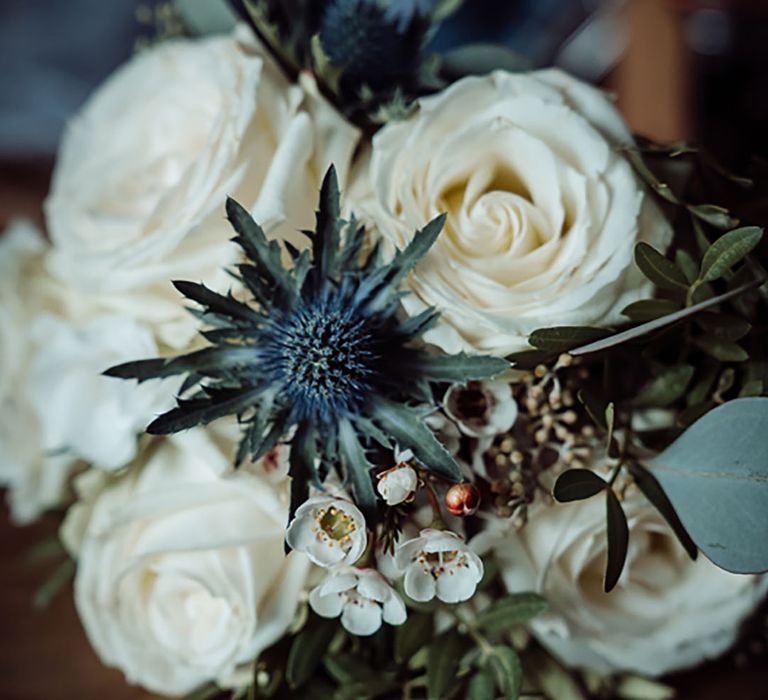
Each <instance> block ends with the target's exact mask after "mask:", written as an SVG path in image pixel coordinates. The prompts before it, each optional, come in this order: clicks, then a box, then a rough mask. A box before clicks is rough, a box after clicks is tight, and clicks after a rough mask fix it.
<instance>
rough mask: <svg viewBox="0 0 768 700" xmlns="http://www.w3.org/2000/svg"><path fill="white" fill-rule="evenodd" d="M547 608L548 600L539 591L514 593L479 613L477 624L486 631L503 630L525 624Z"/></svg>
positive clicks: (476, 619)
mask: <svg viewBox="0 0 768 700" xmlns="http://www.w3.org/2000/svg"><path fill="white" fill-rule="evenodd" d="M546 609H547V601H546V599H545V598H542V596H540V595H539V594H538V593H512V594H510V595H507V596H504V597H503V598H501V599H500V600H497V601H495V602H493V603H492V604H491V605H489V606H488V607H487V608H485V610H482V611H481V612H480V613H478V614H477V616H476V618H475V624H477V626H478V627H480V628H481V629H483V630H485V631H486V632H503V631H505V630H509V629H511V628H512V627H514V626H515V625H524V624H525V623H526V622H529V621H530V620H532V619H533V618H534V617H536V616H537V615H539V614H541V613H542V612H544V611H545V610H546Z"/></svg>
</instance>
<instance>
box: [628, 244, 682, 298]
mask: <svg viewBox="0 0 768 700" xmlns="http://www.w3.org/2000/svg"><path fill="white" fill-rule="evenodd" d="M635 262H636V263H637V266H638V267H639V268H640V270H642V272H643V274H644V275H645V276H646V277H647V278H648V279H649V280H650V281H651V282H653V283H654V284H655V285H656V286H657V287H659V288H660V289H670V290H686V289H688V280H687V279H686V278H685V275H684V274H683V272H682V270H680V268H678V267H677V265H675V263H673V262H672V261H671V260H667V259H666V258H665V257H664V256H663V255H662V254H661V253H660V252H659V251H658V250H656V249H655V248H654V247H653V246H650V245H648V244H647V243H644V242H642V241H641V242H640V243H638V244H637V245H636V246H635Z"/></svg>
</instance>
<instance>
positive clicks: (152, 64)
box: [46, 27, 357, 348]
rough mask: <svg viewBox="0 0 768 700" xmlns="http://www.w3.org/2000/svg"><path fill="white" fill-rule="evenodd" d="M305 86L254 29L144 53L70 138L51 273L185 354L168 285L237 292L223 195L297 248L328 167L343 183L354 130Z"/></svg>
mask: <svg viewBox="0 0 768 700" xmlns="http://www.w3.org/2000/svg"><path fill="white" fill-rule="evenodd" d="M302 86H303V87H300V86H298V85H292V84H290V83H289V82H288V81H287V79H286V78H285V77H284V76H283V75H282V73H281V72H280V71H279V69H278V68H277V66H276V65H274V63H273V62H272V61H271V60H270V59H269V58H268V57H267V56H266V54H265V53H264V52H263V50H262V49H261V48H260V47H259V45H257V43H256V40H255V39H254V38H253V36H252V35H251V34H250V33H249V32H248V31H247V30H246V29H245V28H244V27H239V28H238V30H237V31H236V32H235V33H234V34H233V35H231V36H218V37H213V38H204V39H194V40H182V39H179V40H171V41H167V42H163V43H161V44H159V45H158V46H156V47H154V48H152V49H148V50H146V51H143V52H141V53H139V54H137V55H136V56H135V57H134V58H133V59H132V60H131V61H129V62H128V63H127V64H125V65H124V66H123V67H122V68H120V69H119V70H118V71H116V72H115V73H114V74H113V75H112V76H111V77H110V78H109V79H108V80H107V82H106V83H105V84H104V85H103V86H102V87H101V88H100V89H99V90H97V91H96V93H95V94H94V95H93V97H92V98H91V99H90V100H89V101H88V103H87V104H86V106H85V107H84V109H83V111H82V112H81V113H80V114H79V115H78V116H77V117H76V118H75V119H74V120H73V121H72V123H71V124H70V125H69V127H68V129H67V131H66V133H65V135H64V138H63V141H62V144H61V149H60V152H59V158H58V161H57V164H56V169H55V171H54V175H53V182H52V188H51V193H50V196H49V198H48V200H47V202H46V215H47V220H48V226H49V229H50V233H51V238H52V240H53V243H54V252H53V255H52V257H51V260H50V267H51V269H52V270H53V271H54V273H55V274H56V275H57V276H58V277H60V278H62V279H66V280H67V281H68V282H69V283H70V284H75V285H78V286H80V287H82V288H84V289H87V290H89V291H91V292H92V293H93V294H97V295H99V297H100V299H101V300H102V302H103V303H104V304H106V305H108V306H110V307H111V308H112V310H113V311H115V312H117V313H120V314H122V315H125V316H131V317H133V318H136V319H138V320H140V321H143V322H148V323H150V324H151V325H152V327H153V329H154V330H155V332H156V334H157V335H158V336H159V338H160V340H161V341H162V342H163V343H166V344H168V345H170V346H172V347H174V348H180V347H183V346H184V345H186V344H187V343H188V341H189V340H190V338H191V337H192V336H193V335H194V331H195V329H196V324H195V322H194V319H193V318H192V317H191V316H190V315H189V314H188V313H186V312H185V311H184V308H183V307H184V303H183V300H182V298H181V296H180V295H179V294H178V293H177V292H176V291H175V290H174V289H173V287H172V286H171V284H170V280H171V279H178V278H181V279H192V280H195V281H202V282H204V283H206V284H207V285H209V286H211V287H213V288H216V289H226V288H227V287H228V286H229V285H230V284H231V283H232V281H231V278H229V277H228V276H227V275H226V274H225V272H224V270H223V268H224V267H225V266H226V265H228V264H230V263H232V262H234V260H235V259H236V256H237V255H238V252H237V251H238V249H237V248H236V246H234V245H232V244H231V243H230V242H229V239H230V238H231V236H232V232H231V228H230V227H229V224H228V223H227V222H226V220H225V216H224V203H225V198H226V196H227V195H231V196H233V197H235V198H236V199H237V200H238V201H240V202H241V203H242V204H243V205H245V206H246V207H248V208H249V209H251V210H252V213H253V214H254V216H255V218H256V219H257V220H258V221H259V222H260V223H262V224H263V225H264V226H265V228H266V229H267V231H269V232H271V233H272V234H273V235H281V236H286V237H288V238H292V239H293V242H294V243H299V242H300V240H301V239H300V236H299V234H298V233H297V232H296V230H297V229H300V228H302V227H307V226H308V225H310V224H311V223H312V221H313V211H314V207H315V203H316V198H317V190H318V189H319V184H320V180H321V178H322V175H323V173H324V171H325V169H326V167H327V166H328V164H329V163H330V162H331V161H335V162H336V164H337V167H338V169H339V172H340V174H341V176H342V177H343V176H344V173H345V171H346V168H347V164H348V162H349V160H350V158H351V154H352V150H353V148H354V145H355V142H356V139H357V131H356V130H355V129H354V128H353V127H351V126H350V125H348V124H346V123H345V122H344V121H343V120H342V119H341V117H339V116H338V115H337V114H336V113H335V112H333V111H332V110H331V108H330V107H329V106H328V105H327V104H326V103H325V102H324V101H323V99H322V98H321V97H320V96H319V94H318V93H317V90H316V89H315V88H314V85H313V83H312V80H311V79H310V78H309V77H305V78H304V79H303V81H302ZM286 219H288V220H289V225H285V226H282V227H281V226H280V225H281V224H283V223H284V222H285V221H286Z"/></svg>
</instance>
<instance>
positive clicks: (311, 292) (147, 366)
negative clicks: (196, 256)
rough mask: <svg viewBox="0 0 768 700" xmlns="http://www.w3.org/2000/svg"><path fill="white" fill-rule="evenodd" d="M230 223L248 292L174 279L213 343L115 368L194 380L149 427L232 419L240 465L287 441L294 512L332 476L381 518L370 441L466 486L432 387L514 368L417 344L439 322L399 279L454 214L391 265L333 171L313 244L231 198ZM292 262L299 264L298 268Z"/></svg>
mask: <svg viewBox="0 0 768 700" xmlns="http://www.w3.org/2000/svg"><path fill="white" fill-rule="evenodd" d="M227 216H228V218H229V220H230V222H231V224H232V226H233V227H234V229H235V231H236V233H237V235H236V236H235V238H234V241H235V242H236V243H237V244H238V245H240V247H241V248H242V249H243V251H244V253H245V255H246V258H247V261H246V262H243V263H242V264H239V265H237V266H236V270H235V271H234V274H235V276H236V277H237V278H238V279H239V280H240V281H241V283H242V285H243V288H244V289H245V290H246V292H247V293H248V294H250V297H251V298H250V299H246V300H240V299H236V298H235V297H234V296H232V294H231V293H230V294H227V295H223V294H219V293H217V292H214V291H212V290H210V289H208V288H206V287H205V286H203V285H201V284H196V283H193V282H175V283H174V284H175V286H176V288H177V289H178V290H179V291H180V292H181V293H182V294H184V295H185V296H186V297H188V298H189V299H191V300H192V301H194V302H196V303H197V304H198V305H199V306H200V307H201V308H199V309H195V310H194V311H193V313H195V314H196V315H197V316H199V318H200V319H201V320H202V322H203V323H204V324H205V325H206V326H207V328H206V330H204V331H202V335H203V336H204V337H205V338H206V340H208V341H209V343H210V345H209V346H208V347H205V348H203V349H202V350H198V351H196V352H192V353H190V354H188V355H182V356H181V357H176V358H172V359H163V358H158V359H150V360H139V361H136V362H128V363H126V364H123V365H119V366H117V367H113V368H111V369H109V370H107V372H106V374H108V375H110V376H115V377H121V378H126V379H127V378H134V379H138V380H139V381H145V380H148V379H153V378H157V377H167V376H172V375H177V374H183V375H186V380H185V382H184V386H183V388H182V395H181V397H180V398H179V399H178V401H177V404H178V405H177V407H176V408H174V409H172V410H170V411H168V412H167V413H165V414H163V415H161V416H159V417H158V418H157V419H155V420H154V421H153V422H152V423H151V424H150V425H149V427H148V428H147V431H148V432H149V433H152V434H168V433H176V432H179V431H181V430H186V429H188V428H191V427H194V426H197V425H205V424H207V423H210V422H211V421H213V420H215V419H217V418H221V417H223V416H228V415H235V416H237V418H238V421H239V423H240V425H241V426H242V431H243V437H242V440H241V442H240V446H239V449H238V453H237V457H236V460H237V462H238V463H240V462H242V461H243V460H244V459H245V458H246V457H250V459H251V460H252V461H254V462H255V461H257V460H258V459H260V458H261V457H262V456H264V455H265V454H267V452H268V451H269V450H270V449H272V448H273V447H274V446H275V445H277V444H278V443H279V442H281V441H282V442H284V443H286V444H290V457H289V464H290V476H291V514H293V513H295V512H296V509H297V508H298V507H299V506H300V505H301V504H302V503H303V502H304V501H306V500H307V498H308V497H309V485H310V483H312V484H314V485H315V486H316V487H317V488H320V489H322V485H323V482H324V481H325V479H326V477H327V476H328V474H329V472H330V471H331V470H336V471H339V472H340V473H341V474H342V475H343V476H344V478H345V481H346V483H349V484H350V486H351V490H352V495H353V497H354V500H355V503H356V504H357V505H358V506H359V507H360V509H361V510H362V511H363V513H364V514H365V516H366V517H367V518H371V519H375V518H376V517H377V512H378V511H377V498H376V493H375V490H374V486H373V480H372V479H371V470H373V469H374V468H375V466H377V465H374V464H371V463H370V461H369V459H368V455H369V454H370V451H371V448H372V447H373V446H374V443H378V444H379V445H381V446H383V447H385V448H387V449H392V443H393V442H396V443H397V444H399V445H401V446H402V447H403V449H410V450H412V451H413V454H414V455H415V457H416V459H418V460H419V462H420V463H421V464H423V465H425V466H426V467H427V468H428V469H429V470H431V471H432V472H433V473H434V474H436V475H437V476H439V477H441V478H443V479H444V480H447V481H449V482H453V483H456V482H459V481H461V478H462V475H461V470H460V469H459V466H458V465H457V464H456V462H455V460H454V459H453V457H452V456H451V455H450V454H449V453H448V451H447V450H446V449H445V447H444V446H443V445H442V444H441V443H440V442H439V440H438V439H437V438H436V437H435V435H434V433H433V432H432V431H431V430H430V429H429V427H428V426H427V425H426V424H425V422H424V419H425V415H426V412H428V411H429V410H430V407H433V406H434V405H435V396H436V395H437V387H436V386H435V385H436V384H439V385H441V386H442V385H443V384H444V383H451V382H466V381H468V380H470V379H480V378H485V377H490V376H495V375H497V374H500V373H501V372H503V371H504V370H505V369H507V368H508V367H509V363H508V362H507V361H506V360H502V359H500V358H496V357H486V356H467V355H464V354H463V353H462V354H458V355H446V354H442V353H440V352H431V351H427V350H426V349H424V347H423V343H420V336H421V334H422V333H423V332H424V331H425V330H426V329H427V328H429V327H430V326H431V325H432V324H433V323H434V322H435V321H436V320H437V313H436V312H435V311H434V309H428V310H426V311H424V312H423V313H421V314H419V315H417V316H414V317H411V318H407V319H405V320H403V319H402V317H401V316H400V314H399V310H400V299H401V297H402V295H403V292H401V291H400V289H399V286H400V283H401V282H402V281H403V280H404V278H405V277H406V276H407V275H408V274H409V273H410V272H411V270H412V269H413V268H414V266H415V265H416V264H417V263H418V262H419V260H420V259H421V258H422V257H423V256H424V255H425V254H426V253H427V251H428V250H429V248H430V247H431V246H432V244H433V243H434V241H435V239H436V238H437V236H438V234H439V233H440V230H441V228H442V226H443V221H444V218H445V217H444V216H439V217H437V218H436V219H434V220H433V221H431V222H429V223H428V224H427V225H426V226H425V227H424V229H423V230H421V231H419V232H417V233H416V234H415V235H414V237H413V240H412V241H411V242H410V243H409V245H408V246H407V247H406V248H405V249H404V250H402V251H397V252H396V253H395V254H394V256H393V257H392V258H391V259H390V260H389V261H388V262H384V261H382V259H381V256H380V255H379V254H378V252H377V249H375V248H374V250H373V251H371V252H369V253H368V254H367V255H365V254H363V243H364V241H365V235H364V231H363V230H362V229H361V228H358V226H357V224H356V223H355V222H354V221H349V222H347V221H344V220H342V218H341V215H340V202H339V189H338V183H337V180H336V173H335V170H334V169H333V167H331V168H330V170H329V171H328V173H327V175H326V177H325V179H324V181H323V185H322V188H321V192H320V206H319V210H318V212H317V226H316V230H315V231H306V232H305V234H306V235H307V237H308V239H309V242H310V246H309V247H308V248H307V249H305V250H302V251H299V250H297V249H296V248H294V247H293V246H292V245H290V244H289V243H287V242H284V243H283V246H282V247H281V245H280V243H278V242H277V241H270V240H268V239H267V237H266V235H265V234H264V232H263V231H262V229H261V228H260V227H259V225H258V224H257V223H256V222H255V221H254V220H253V219H252V218H251V216H250V215H249V214H248V212H247V211H246V210H245V209H243V207H241V206H240V205H239V204H238V203H237V202H235V201H234V200H232V199H230V200H228V201H227ZM286 254H287V256H289V257H290V258H292V261H293V262H292V265H290V266H288V267H286V266H285V265H284V256H286ZM425 407H426V408H425Z"/></svg>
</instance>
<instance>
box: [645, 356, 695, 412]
mask: <svg viewBox="0 0 768 700" xmlns="http://www.w3.org/2000/svg"><path fill="white" fill-rule="evenodd" d="M694 371H695V370H694V368H693V367H692V366H691V365H673V366H672V367H665V368H664V369H663V370H662V372H661V374H659V375H658V376H657V377H654V378H653V379H651V381H649V382H648V383H647V384H646V385H645V386H643V388H642V389H641V390H640V392H639V393H638V395H637V396H636V397H635V399H634V400H633V401H632V405H633V406H658V407H664V406H669V405H670V404H671V403H674V402H675V401H677V400H678V399H679V398H680V397H682V396H683V395H684V394H685V391H686V389H687V388H688V385H689V384H690V383H691V379H693V373H694Z"/></svg>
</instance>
